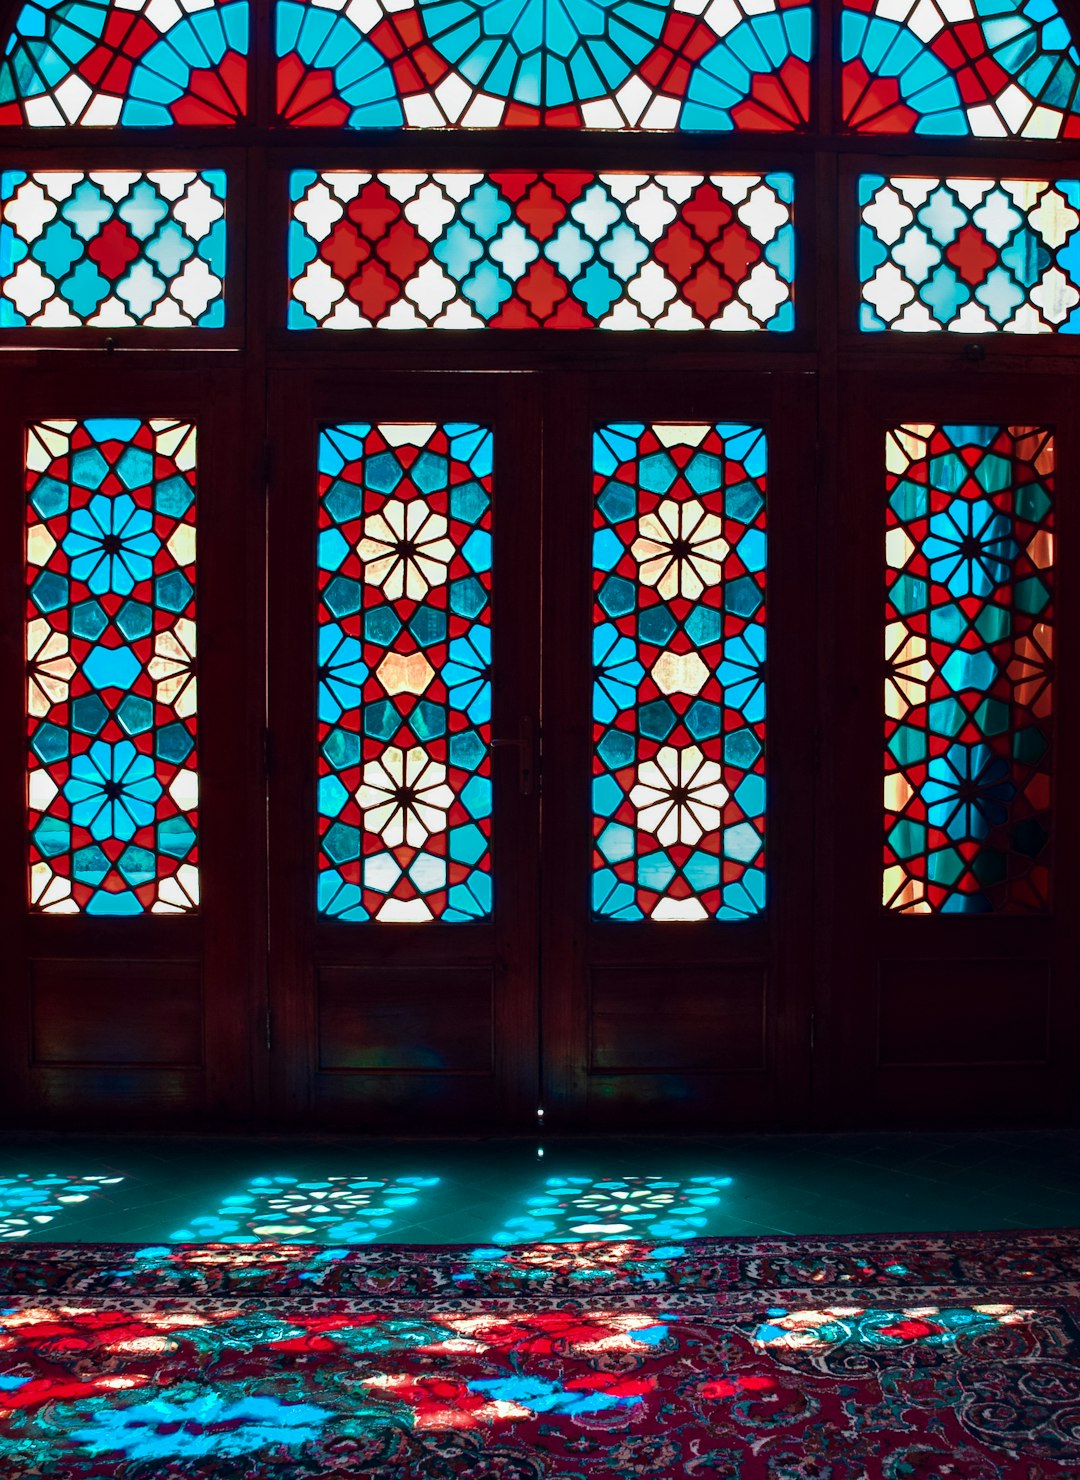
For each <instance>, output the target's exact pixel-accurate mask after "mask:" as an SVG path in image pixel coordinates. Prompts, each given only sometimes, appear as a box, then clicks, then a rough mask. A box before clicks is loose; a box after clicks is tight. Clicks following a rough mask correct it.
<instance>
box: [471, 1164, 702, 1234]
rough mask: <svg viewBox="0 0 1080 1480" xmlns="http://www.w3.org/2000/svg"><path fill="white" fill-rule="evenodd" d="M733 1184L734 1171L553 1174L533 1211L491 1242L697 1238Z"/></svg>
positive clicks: (531, 1204)
mask: <svg viewBox="0 0 1080 1480" xmlns="http://www.w3.org/2000/svg"><path fill="white" fill-rule="evenodd" d="M730 1186H731V1178H730V1177H689V1178H685V1179H683V1180H682V1181H674V1182H673V1181H669V1180H667V1179H666V1178H664V1177H658V1176H653V1177H601V1178H596V1179H594V1178H592V1177H566V1176H563V1177H549V1178H548V1179H547V1183H546V1190H545V1191H544V1192H541V1193H537V1194H536V1195H534V1196H533V1197H530V1198H529V1199H528V1202H527V1206H528V1209H529V1211H528V1213H526V1214H523V1215H521V1216H520V1217H515V1218H507V1220H506V1222H505V1223H504V1225H503V1227H502V1228H501V1229H500V1230H499V1232H498V1233H496V1234H495V1236H494V1238H493V1239H492V1243H494V1244H499V1245H503V1246H505V1245H507V1244H521V1243H526V1242H532V1241H533V1240H535V1241H536V1242H538V1243H544V1244H567V1243H569V1244H572V1243H578V1242H580V1241H582V1240H593V1239H598V1240H609V1239H626V1238H627V1237H634V1238H639V1239H647V1238H659V1239H672V1238H696V1237H698V1236H700V1235H701V1234H702V1233H704V1231H705V1226H706V1224H707V1222H708V1219H709V1215H710V1214H711V1212H712V1210H713V1209H714V1208H715V1207H716V1206H717V1204H718V1203H719V1202H720V1189H721V1188H725V1187H730Z"/></svg>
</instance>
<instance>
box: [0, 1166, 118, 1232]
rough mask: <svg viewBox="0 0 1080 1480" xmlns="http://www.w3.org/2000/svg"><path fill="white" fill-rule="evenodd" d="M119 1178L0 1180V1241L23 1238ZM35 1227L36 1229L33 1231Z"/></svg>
mask: <svg viewBox="0 0 1080 1480" xmlns="http://www.w3.org/2000/svg"><path fill="white" fill-rule="evenodd" d="M123 1180H124V1179H123V1177H55V1176H48V1177H31V1176H28V1175H27V1173H26V1172H20V1173H19V1174H18V1175H17V1176H15V1177H0V1239H16V1238H26V1237H27V1235H28V1234H32V1233H35V1232H38V1231H39V1229H40V1227H41V1225H42V1224H44V1223H51V1222H52V1221H53V1219H54V1218H55V1217H56V1216H57V1214H59V1213H62V1212H63V1211H64V1208H65V1207H67V1206H70V1205H71V1204H73V1203H84V1202H86V1200H87V1199H88V1198H89V1197H91V1196H92V1195H93V1194H94V1193H95V1192H99V1191H100V1190H101V1189H102V1188H103V1187H111V1186H114V1185H115V1184H116V1183H117V1182H122V1181H123ZM35 1224H37V1225H38V1227H37V1228H35V1226H34V1225H35Z"/></svg>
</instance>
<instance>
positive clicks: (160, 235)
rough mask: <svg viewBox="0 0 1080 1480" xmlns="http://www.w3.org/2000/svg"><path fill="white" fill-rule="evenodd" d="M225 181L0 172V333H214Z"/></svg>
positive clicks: (215, 174)
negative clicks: (136, 328) (88, 329)
mask: <svg viewBox="0 0 1080 1480" xmlns="http://www.w3.org/2000/svg"><path fill="white" fill-rule="evenodd" d="M225 253H226V241H225V173H224V171H223V170H201V171H199V172H198V173H196V172H195V171H194V170H148V171H146V172H145V173H142V172H140V171H138V170H92V171H89V172H87V173H83V172H81V171H71V170H36V171H35V172H34V173H33V174H29V175H28V174H26V173H24V171H22V170H4V171H3V172H0V328H25V327H27V326H32V327H34V328H47V329H54V328H61V329H63V328H71V327H73V326H85V325H92V326H100V327H102V328H123V327H127V326H131V325H143V326H145V327H148V328H159V329H177V328H200V329H218V328H221V326H222V325H223V324H224V323H225V299H224V277H225Z"/></svg>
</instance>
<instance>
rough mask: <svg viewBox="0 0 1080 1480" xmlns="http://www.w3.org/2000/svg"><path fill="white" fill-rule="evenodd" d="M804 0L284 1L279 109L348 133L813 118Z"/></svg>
mask: <svg viewBox="0 0 1080 1480" xmlns="http://www.w3.org/2000/svg"><path fill="white" fill-rule="evenodd" d="M812 48H813V11H812V9H811V6H810V5H808V4H806V3H804V0H794V3H792V0H718V3H714V4H711V5H710V4H706V3H705V0H691V3H689V4H673V3H671V0H561V3H559V4H557V5H555V4H548V3H547V0H520V3H517V4H513V5H508V4H501V3H498V0H364V3H362V4H358V3H356V0H351V3H350V0H320V3H319V4H312V3H307V0H277V53H278V57H279V61H278V110H279V113H280V116H281V118H282V120H283V121H284V122H286V123H288V124H293V125H296V124H299V125H305V124H311V125H323V126H325V125H331V126H345V127H349V128H401V127H408V128H499V127H507V128H529V127H537V126H539V125H543V126H545V127H548V128H552V127H554V128H595V129H660V130H672V129H715V130H732V129H762V130H769V131H774V132H775V131H790V130H793V129H800V128H802V127H803V126H804V124H805V122H806V118H807V115H808V112H809V91H810V86H809V81H810V72H809V66H808V63H809V60H810V56H811V52H812Z"/></svg>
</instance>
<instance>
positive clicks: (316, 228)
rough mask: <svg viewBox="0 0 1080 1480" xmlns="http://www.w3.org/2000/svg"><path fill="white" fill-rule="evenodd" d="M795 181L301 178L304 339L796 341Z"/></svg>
mask: <svg viewBox="0 0 1080 1480" xmlns="http://www.w3.org/2000/svg"><path fill="white" fill-rule="evenodd" d="M793 195H794V181H793V178H792V176H791V175H786V174H770V175H685V174H670V175H668V174H665V175H631V174H605V175H594V174H592V173H589V172H583V171H580V170H545V171H544V172H543V173H542V174H537V173H535V172H533V171H526V170H512V171H511V170H507V171H500V172H498V173H495V174H490V175H484V174H477V173H475V172H469V171H464V170H452V171H451V170H448V171H441V172H439V173H438V174H422V173H420V174H418V173H415V172H406V171H403V170H402V171H394V170H389V171H384V172H383V173H381V174H378V175H372V174H367V173H363V172H361V171H340V170H339V171H335V172H334V173H333V174H323V175H317V174H315V173H314V171H311V170H299V171H296V172H295V173H294V174H293V177H292V196H293V202H294V204H293V221H292V228H291V232H292V234H291V236H290V246H289V271H290V276H291V278H292V301H291V303H290V305H289V323H290V325H291V327H292V328H294V329H306V328H315V327H322V328H327V329H358V328H370V327H373V326H374V327H378V328H385V329H423V328H438V329H483V328H495V329H535V328H545V329H588V328H603V329H648V328H658V329H705V328H714V329H726V330H758V329H772V330H785V329H791V328H792V327H793V326H794V304H793V294H794V289H793V281H794V276H795V236H794V227H793V225H792V199H793Z"/></svg>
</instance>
